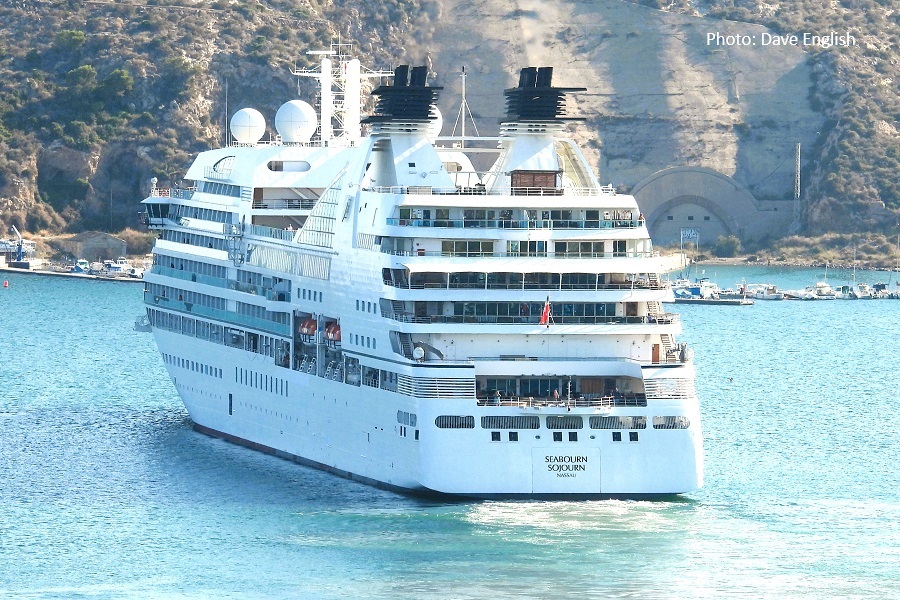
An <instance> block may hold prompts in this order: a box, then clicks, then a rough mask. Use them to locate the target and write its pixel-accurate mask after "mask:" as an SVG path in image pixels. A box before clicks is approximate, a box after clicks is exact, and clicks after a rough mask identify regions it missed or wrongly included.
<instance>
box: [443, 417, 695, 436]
mask: <svg viewBox="0 0 900 600" xmlns="http://www.w3.org/2000/svg"><path fill="white" fill-rule="evenodd" d="M434 424H435V426H436V427H438V428H439V429H474V428H475V417H473V416H464V415H441V416H439V417H436V418H435V420H434ZM589 425H590V428H591V429H646V428H647V417H644V416H620V417H619V416H616V417H613V416H595V417H590V418H589ZM690 426H691V421H690V419H688V417H686V416H683V415H673V416H660V417H653V429H688V428H689V427H690ZM540 427H541V418H540V417H538V416H536V415H516V416H502V415H499V416H485V417H481V428H482V429H540ZM546 427H547V429H551V430H572V429H583V428H584V418H583V417H581V416H578V415H563V416H548V417H546ZM557 433H559V434H560V436H562V432H561V431H558V432H557ZM554 437H555V435H554ZM576 437H577V436H576Z"/></svg>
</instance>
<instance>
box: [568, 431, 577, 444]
mask: <svg viewBox="0 0 900 600" xmlns="http://www.w3.org/2000/svg"><path fill="white" fill-rule="evenodd" d="M569 441H570V442H577V441H578V432H577V431H570V432H569Z"/></svg>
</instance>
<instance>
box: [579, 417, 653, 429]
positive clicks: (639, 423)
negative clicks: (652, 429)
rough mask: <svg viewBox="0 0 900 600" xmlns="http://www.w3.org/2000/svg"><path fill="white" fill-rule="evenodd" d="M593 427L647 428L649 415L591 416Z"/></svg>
mask: <svg viewBox="0 0 900 600" xmlns="http://www.w3.org/2000/svg"><path fill="white" fill-rule="evenodd" d="M590 421H591V429H646V428H647V417H591V419H590Z"/></svg>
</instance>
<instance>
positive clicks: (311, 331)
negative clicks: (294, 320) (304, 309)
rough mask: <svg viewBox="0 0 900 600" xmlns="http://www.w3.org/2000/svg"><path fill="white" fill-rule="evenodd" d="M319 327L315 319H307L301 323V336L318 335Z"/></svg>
mask: <svg viewBox="0 0 900 600" xmlns="http://www.w3.org/2000/svg"><path fill="white" fill-rule="evenodd" d="M317 327H318V325H317V323H316V320H315V319H306V320H305V321H303V322H302V323H300V330H299V331H300V335H316V328H317Z"/></svg>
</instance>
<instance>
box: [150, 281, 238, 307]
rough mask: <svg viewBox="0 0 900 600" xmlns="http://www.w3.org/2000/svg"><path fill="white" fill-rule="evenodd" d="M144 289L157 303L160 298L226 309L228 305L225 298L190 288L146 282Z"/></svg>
mask: <svg viewBox="0 0 900 600" xmlns="http://www.w3.org/2000/svg"><path fill="white" fill-rule="evenodd" d="M144 291H145V293H146V295H148V296H153V300H154V302H156V303H157V304H158V303H159V301H160V300H177V301H179V302H186V303H189V304H192V305H194V304H196V305H198V306H207V307H209V308H215V309H217V310H225V307H226V301H225V299H224V298H220V297H218V296H210V295H208V294H201V293H200V292H194V291H190V290H182V289H179V288H174V287H171V286H168V285H161V284H159V283H145V284H144Z"/></svg>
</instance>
